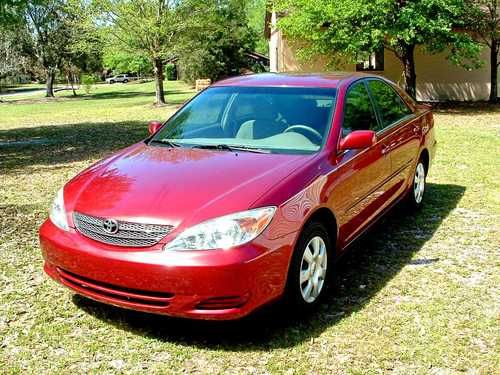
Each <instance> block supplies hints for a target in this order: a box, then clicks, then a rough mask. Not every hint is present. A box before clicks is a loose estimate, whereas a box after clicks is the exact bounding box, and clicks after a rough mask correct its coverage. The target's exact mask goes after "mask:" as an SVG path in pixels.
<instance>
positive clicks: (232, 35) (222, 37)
mask: <svg viewBox="0 0 500 375" xmlns="http://www.w3.org/2000/svg"><path fill="white" fill-rule="evenodd" d="M246 5H247V2H246V1H244V0H219V1H217V2H206V1H200V0H191V1H189V2H187V3H186V6H185V7H184V9H183V12H184V13H185V16H184V18H185V20H186V21H185V27H184V31H183V33H182V36H181V38H180V39H179V43H178V44H177V48H176V49H175V51H176V54H177V55H178V56H179V60H180V66H181V71H182V74H183V79H185V80H187V81H193V80H195V79H197V78H211V79H212V80H217V79H219V78H221V77H225V76H229V75H235V74H238V73H239V71H240V68H242V67H245V66H246V65H248V64H247V62H246V56H245V53H247V52H251V51H252V50H253V49H254V48H255V40H256V33H255V31H254V30H253V29H252V28H251V27H250V26H249V23H248V17H247V8H246Z"/></svg>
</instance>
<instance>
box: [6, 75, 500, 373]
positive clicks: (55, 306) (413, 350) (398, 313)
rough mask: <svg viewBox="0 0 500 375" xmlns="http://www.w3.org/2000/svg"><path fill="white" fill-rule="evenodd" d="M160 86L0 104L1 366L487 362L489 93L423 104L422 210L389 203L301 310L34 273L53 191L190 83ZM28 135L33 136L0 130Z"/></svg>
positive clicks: (490, 338) (491, 181) (494, 336)
mask: <svg viewBox="0 0 500 375" xmlns="http://www.w3.org/2000/svg"><path fill="white" fill-rule="evenodd" d="M169 85H170V87H168V86H167V89H168V90H172V91H173V92H171V93H170V94H169V96H168V97H167V101H169V100H170V102H171V103H172V104H171V105H169V106H167V107H162V108H156V107H154V106H153V105H152V101H153V99H154V97H153V86H152V85H151V84H144V85H139V84H138V85H113V86H106V87H102V88H101V87H99V88H98V89H97V90H96V91H95V92H94V93H91V95H89V96H82V97H80V98H77V99H72V98H67V99H66V98H64V99H62V100H55V101H44V100H41V101H40V102H23V101H21V102H17V103H11V104H0V158H1V159H0V368H1V369H2V370H3V372H12V373H15V372H19V373H24V372H32V373H61V372H76V373H88V372H128V373H136V372H147V373H180V372H201V373H220V372H229V373H235V374H239V373H286V372H287V371H289V373H298V374H306V373H311V374H315V373H324V374H332V373H354V374H359V373H397V374H407V373H421V374H426V373H455V372H467V371H471V372H472V373H474V371H477V373H480V374H493V373H498V372H499V370H500V363H499V358H500V355H499V354H500V353H499V348H498V338H499V336H500V331H499V328H498V327H499V325H498V322H499V318H500V293H499V286H500V276H499V275H500V263H499V254H500V243H499V238H500V235H499V227H498V223H499V222H500V221H499V219H500V196H499V194H500V186H499V184H500V168H499V167H500V165H499V160H500V112H499V111H498V110H497V109H496V108H491V107H486V108H482V109H481V110H480V111H478V110H475V109H469V108H466V107H464V108H461V107H457V108H454V109H453V110H442V111H441V110H440V111H439V112H438V113H436V116H435V117H436V131H437V139H438V142H439V146H438V153H437V157H436V160H435V162H434V165H433V166H432V169H431V173H430V176H429V185H428V191H427V196H426V205H425V206H424V208H423V210H422V211H420V212H419V213H417V214H411V213H408V212H406V211H405V209H404V208H399V209H397V210H394V211H393V212H392V213H391V214H389V215H388V216H387V218H386V219H385V220H384V221H383V222H382V223H380V224H379V225H377V227H376V228H375V229H374V230H373V231H372V232H370V233H369V234H368V235H367V236H366V237H365V238H364V239H363V240H362V241H361V242H359V243H358V244H357V245H356V246H355V247H354V249H353V250H354V251H353V252H351V253H350V254H349V255H348V256H347V257H346V258H345V260H344V261H343V262H342V263H341V264H340V265H339V266H338V267H337V269H336V277H335V284H334V287H333V288H331V290H330V292H329V294H328V298H326V301H325V303H324V304H323V305H322V306H321V307H320V309H319V311H318V312H317V313H315V314H312V315H311V316H310V318H309V319H304V320H302V321H298V320H294V319H287V317H286V312H281V311H279V310H273V309H271V310H266V311H265V312H264V313H261V314H257V315H256V316H254V317H252V318H250V319H247V320H244V321H242V322H229V323H206V322H192V321H182V320H176V319H169V318H165V317H157V316H150V315H146V314H140V313H135V312H130V311H126V310H122V309H118V308H114V307H110V306H105V305H101V304H98V303H95V302H91V301H89V300H87V299H84V298H80V297H73V298H72V297H71V293H70V292H69V291H67V290H65V289H63V288H62V287H59V286H58V285H56V284H55V283H54V282H52V281H51V280H49V279H48V278H47V277H45V276H44V275H43V272H42V259H41V255H40V250H39V247H38V239H37V229H38V227H39V225H40V224H41V223H42V222H43V220H45V218H46V216H47V208H48V207H49V205H50V202H51V200H52V197H53V195H54V193H55V192H56V191H57V189H58V188H59V187H60V186H62V185H63V184H64V182H65V181H67V180H68V179H69V178H71V176H73V175H74V174H76V173H77V172H78V171H79V170H81V169H83V168H84V167H85V166H87V165H89V164H91V163H92V162H94V161H95V160H97V159H99V158H101V157H102V156H103V155H105V154H108V153H110V152H112V151H114V150H116V149H119V148H121V147H124V146H125V145H128V144H131V143H133V142H135V141H137V140H139V139H141V138H143V137H144V136H145V135H146V132H147V130H146V122H147V120H150V119H153V118H158V119H165V118H166V117H168V115H169V114H170V113H171V112H172V111H173V110H174V109H175V107H176V106H177V105H179V104H180V103H181V102H182V101H183V100H186V99H187V98H188V97H190V96H191V95H192V92H191V91H190V90H189V88H188V87H186V86H184V85H182V84H181V83H177V82H176V83H169ZM135 90H137V91H135ZM101 93H102V94H103V95H100V94H101ZM99 95H100V96H99ZM33 139H38V140H44V142H42V143H31V144H30V143H29V142H28V143H22V142H21V143H17V144H16V143H14V144H10V145H7V146H6V145H5V144H6V143H7V142H12V141H15V142H16V141H17V142H18V141H29V140H33Z"/></svg>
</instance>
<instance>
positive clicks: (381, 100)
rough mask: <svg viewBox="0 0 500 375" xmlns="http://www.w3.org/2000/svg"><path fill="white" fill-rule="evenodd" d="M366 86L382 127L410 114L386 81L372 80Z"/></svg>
mask: <svg viewBox="0 0 500 375" xmlns="http://www.w3.org/2000/svg"><path fill="white" fill-rule="evenodd" d="M368 87H369V88H370V91H371V93H372V97H373V99H374V100H375V103H376V105H377V107H378V110H379V113H380V117H381V119H382V124H383V127H384V128H385V127H387V126H389V125H392V124H394V123H396V122H398V121H400V120H401V119H403V118H405V117H406V116H409V115H411V114H412V111H411V110H410V109H409V108H408V106H407V105H406V103H405V102H404V101H403V99H401V97H400V96H399V94H398V93H397V92H396V91H395V90H394V89H393V88H392V87H391V86H389V85H388V84H387V83H385V82H383V81H378V80H373V81H369V82H368Z"/></svg>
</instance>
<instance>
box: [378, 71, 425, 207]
mask: <svg viewBox="0 0 500 375" xmlns="http://www.w3.org/2000/svg"><path fill="white" fill-rule="evenodd" d="M368 88H369V90H370V94H371V96H372V99H373V101H374V103H375V109H376V111H377V113H378V116H379V122H380V124H381V127H380V129H378V132H377V137H378V139H380V140H381V141H383V142H384V144H385V145H386V147H387V150H386V152H388V153H389V155H390V159H391V182H390V184H391V190H392V191H393V192H394V195H395V197H394V198H396V196H397V195H399V194H400V193H401V192H402V191H403V190H405V187H406V185H405V182H406V181H408V178H409V177H410V175H411V174H412V172H413V164H414V162H415V161H416V158H417V157H418V151H419V147H420V134H421V124H420V119H418V118H417V117H416V116H415V115H414V113H413V111H412V110H411V109H410V108H409V107H408V105H407V104H406V103H405V101H404V100H403V99H402V98H401V96H400V95H399V94H398V92H397V91H396V90H395V89H394V88H393V87H392V86H391V85H390V84H388V83H387V82H385V81H382V80H380V79H371V80H369V81H368Z"/></svg>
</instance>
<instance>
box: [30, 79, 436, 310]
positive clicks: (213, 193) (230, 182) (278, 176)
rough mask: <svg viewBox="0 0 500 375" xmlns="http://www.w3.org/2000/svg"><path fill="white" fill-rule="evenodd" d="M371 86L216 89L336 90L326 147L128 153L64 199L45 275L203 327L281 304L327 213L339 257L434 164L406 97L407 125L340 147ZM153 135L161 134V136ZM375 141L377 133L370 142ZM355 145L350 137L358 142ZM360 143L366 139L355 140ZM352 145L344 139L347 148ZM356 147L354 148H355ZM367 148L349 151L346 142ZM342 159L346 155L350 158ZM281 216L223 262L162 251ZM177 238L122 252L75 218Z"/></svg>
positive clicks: (208, 255)
mask: <svg viewBox="0 0 500 375" xmlns="http://www.w3.org/2000/svg"><path fill="white" fill-rule="evenodd" d="M363 79H373V77H372V76H368V75H360V74H338V75H278V74H265V75H255V76H244V77H237V78H232V79H228V80H225V81H221V82H218V83H216V84H215V85H214V86H259V87H261V86H279V87H287V86H290V87H292V86H293V87H324V88H329V87H331V88H336V89H337V101H336V107H335V113H334V115H333V118H332V123H331V128H330V131H329V133H328V137H327V140H326V143H325V145H324V147H323V148H322V149H321V150H320V151H319V152H317V153H314V154H306V155H304V154H302V155H290V154H256V153H247V152H239V153H233V152H219V151H216V150H203V149H188V148H166V147H151V146H148V145H146V144H145V143H144V142H141V143H138V144H135V145H133V146H130V147H128V148H126V149H124V150H122V151H119V152H117V153H116V154H114V155H112V156H111V157H109V158H107V159H105V160H103V161H100V162H99V163H97V164H95V165H94V166H92V167H90V168H88V169H87V170H85V171H83V172H82V173H80V174H79V175H78V176H76V177H75V178H73V179H72V180H71V181H69V182H68V183H67V184H66V186H65V187H64V197H65V209H66V212H67V219H68V223H69V226H70V230H69V231H64V230H61V229H59V228H58V227H56V226H55V225H54V224H53V223H52V222H51V221H50V220H47V221H46V222H45V223H44V224H43V225H42V227H41V228H40V243H41V248H42V251H43V256H44V258H45V271H46V272H47V273H48V274H49V275H50V276H51V277H52V278H54V279H55V280H57V281H59V282H60V283H62V284H64V285H66V286H68V287H69V288H71V289H73V290H74V291H76V292H77V293H80V294H82V295H85V296H88V297H90V298H93V299H95V300H98V301H101V302H105V303H109V304H114V305H117V306H121V307H126V308H131V309H135V310H141V311H147V312H153V313H159V314H166V315H171V316H179V317H188V318H198V319H236V318H240V317H243V316H245V315H247V314H249V313H251V312H252V311H254V310H255V309H257V308H258V307H260V306H262V305H264V304H266V303H268V302H270V301H273V300H276V299H278V298H279V297H280V296H281V295H282V294H283V292H284V287H285V283H286V279H287V271H288V266H289V263H290V259H291V254H292V252H293V249H294V245H295V242H296V240H297V238H298V236H299V234H300V231H301V228H302V227H303V226H304V224H305V223H306V222H307V220H308V219H309V218H311V216H312V215H314V214H315V213H318V211H319V210H322V212H323V213H325V212H328V214H329V215H330V216H331V217H332V218H334V220H335V222H336V225H335V227H331V228H330V229H331V231H332V233H336V244H335V251H336V252H337V254H340V253H341V252H342V251H343V250H344V249H345V248H346V247H347V246H348V245H349V244H350V243H351V242H352V241H353V240H354V239H356V238H357V237H358V236H359V235H360V234H361V233H362V232H364V231H365V230H366V229H367V228H368V227H369V226H370V225H371V224H372V223H374V222H375V220H376V219H377V218H378V217H380V216H381V215H382V214H383V212H385V211H386V210H387V209H388V208H390V207H391V206H392V205H393V204H394V203H396V202H397V201H399V200H400V199H401V198H402V197H403V196H404V195H405V194H406V193H407V192H408V191H409V189H410V187H411V185H412V181H413V170H414V167H415V165H416V163H417V161H418V159H419V157H420V156H421V155H425V156H426V157H427V159H428V161H429V163H430V161H431V160H432V158H433V156H434V152H435V143H436V142H435V139H434V131H433V119H432V114H431V112H430V111H429V108H427V107H424V106H417V105H415V104H414V102H413V101H412V100H411V99H409V98H408V96H407V95H406V94H405V93H404V92H402V91H401V90H400V89H398V88H396V87H395V88H396V90H398V92H399V94H400V95H401V97H402V98H404V100H405V101H406V103H407V105H408V107H409V108H411V110H412V111H413V115H412V116H410V118H408V119H407V120H405V121H403V122H402V123H399V124H398V125H397V126H394V127H391V128H390V129H386V130H382V131H381V132H379V133H377V135H376V137H373V135H374V133H373V132H372V133H373V134H371V135H370V136H371V137H372V138H373V139H371V138H370V136H369V137H367V136H366V135H365V136H364V138H363V137H361V138H363V139H351V140H346V139H341V135H340V134H341V127H342V122H343V116H344V114H343V108H344V98H345V95H346V92H347V90H348V88H349V86H350V85H352V84H353V83H355V82H357V81H359V80H363ZM152 128H153V129H150V131H152V132H154V131H156V130H158V128H159V125H158V124H153V125H152ZM368 133H370V132H368ZM351 134H354V133H351ZM358 136H359V135H358ZM346 138H347V137H346ZM354 138H355V137H354ZM367 139H368V142H369V143H370V144H371V146H370V147H368V148H364V149H348V150H342V148H343V147H344V146H345V144H346V143H347V142H351V143H352V142H354V144H356V142H358V144H359V143H361V144H363V142H364V143H365V144H366V142H367ZM344 148H345V147H344ZM266 206H276V207H277V211H276V213H275V216H274V218H273V219H272V221H271V223H270V224H269V226H268V227H267V228H266V229H265V231H264V232H263V233H262V234H261V235H260V236H258V237H257V238H256V239H255V240H253V241H251V242H250V243H247V244H244V245H241V246H238V247H235V248H232V249H227V250H209V251H165V250H163V246H164V245H165V244H166V243H168V242H169V241H171V240H172V239H173V238H175V237H176V236H177V235H178V234H179V233H181V232H182V231H183V230H184V229H186V228H188V227H191V226H193V225H195V224H197V223H200V222H203V221H205V220H208V219H211V218H215V217H219V216H222V215H226V214H231V213H234V212H239V211H244V210H248V209H251V208H258V207H266ZM74 211H78V212H82V213H85V214H88V215H94V216H99V217H112V218H115V219H117V220H124V221H132V222H134V221H135V222H144V223H157V224H169V225H172V226H174V227H175V229H174V230H173V231H172V232H170V233H169V234H168V235H167V236H166V237H165V238H163V239H162V240H161V241H160V242H159V243H158V244H157V245H154V246H152V247H146V248H133V247H130V248H128V247H118V246H113V245H108V244H104V243H101V242H97V241H94V240H92V239H89V238H87V237H84V236H83V235H81V234H80V233H79V232H78V231H77V230H75V227H74V223H73V216H72V213H73V212H74Z"/></svg>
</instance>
